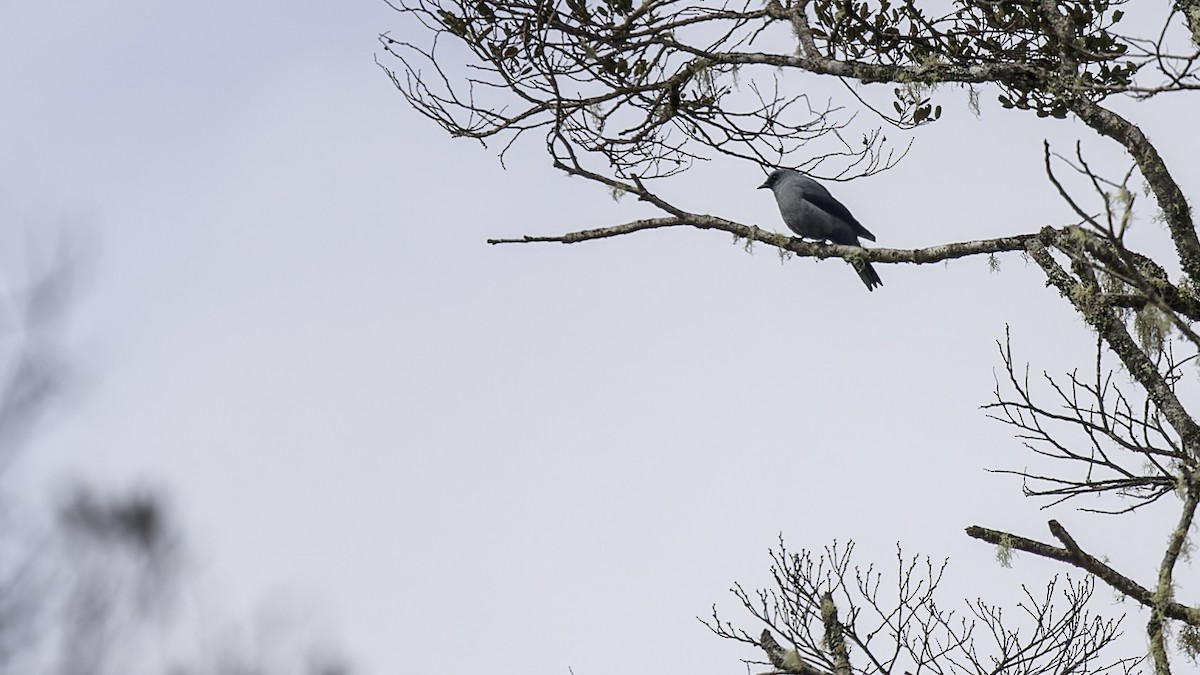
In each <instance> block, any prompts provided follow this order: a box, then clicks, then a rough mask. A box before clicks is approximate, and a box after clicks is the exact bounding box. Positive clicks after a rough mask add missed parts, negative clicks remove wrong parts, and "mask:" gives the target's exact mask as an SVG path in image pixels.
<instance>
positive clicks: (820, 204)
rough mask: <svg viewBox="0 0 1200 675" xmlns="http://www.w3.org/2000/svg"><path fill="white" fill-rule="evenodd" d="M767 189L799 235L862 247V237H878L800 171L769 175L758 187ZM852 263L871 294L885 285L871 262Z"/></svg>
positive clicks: (823, 188)
mask: <svg viewBox="0 0 1200 675" xmlns="http://www.w3.org/2000/svg"><path fill="white" fill-rule="evenodd" d="M763 188H770V189H771V192H774V193H775V202H776V203H777V204H779V213H780V215H782V216H783V222H784V224H785V225H787V226H788V229H789V230H791V231H792V232H795V233H796V234H797V235H798V236H801V237H805V238H807V239H815V240H817V241H829V242H832V243H834V244H843V245H845V246H862V244H860V243H859V241H858V238H859V237H862V238H863V239H869V240H871V241H875V235H873V234H871V232H870V231H869V230H867V228H865V227H863V226H862V223H860V222H858V220H857V219H855V217H854V216H853V215H851V213H850V209H847V208H846V207H845V206H843V205H842V203H841V202H839V201H838V200H836V199H834V198H833V195H831V194H829V190H826V189H825V186H823V185H821V184H820V183H818V182H817V181H815V180H813V179H811V178H809V177H808V176H805V175H804V174H802V173H800V172H799V171H793V170H792V169H776V170H775V171H772V172H771V175H770V176H767V182H765V183H763V184H762V185H759V186H758V189H760V190H761V189H763ZM851 264H852V265H854V268H855V271H856V272H858V276H859V278H861V279H862V280H863V283H864V284H866V285H867V290H868V291H873V290H875V287H876V286H882V285H883V281H882V280H881V279H880V278H879V275H878V274H877V273H876V272H875V268H874V267H871V263H869V262H865V261H864V262H862V263H861V267H860V266H859V265H857V264H854V263H851Z"/></svg>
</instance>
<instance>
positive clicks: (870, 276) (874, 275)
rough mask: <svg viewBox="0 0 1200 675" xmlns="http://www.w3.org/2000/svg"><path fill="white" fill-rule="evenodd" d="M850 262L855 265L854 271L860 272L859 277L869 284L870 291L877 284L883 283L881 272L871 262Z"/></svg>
mask: <svg viewBox="0 0 1200 675" xmlns="http://www.w3.org/2000/svg"><path fill="white" fill-rule="evenodd" d="M850 264H851V265H853V266H854V271H855V272H858V278H859V279H862V281H863V283H864V284H866V285H867V290H868V291H873V290H875V288H876V287H877V286H882V285H883V279H880V278H879V273H878V272H876V271H875V268H874V267H872V266H871V263H869V262H867V261H865V260H856V261H854V262H851V263H850Z"/></svg>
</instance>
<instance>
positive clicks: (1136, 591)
mask: <svg viewBox="0 0 1200 675" xmlns="http://www.w3.org/2000/svg"><path fill="white" fill-rule="evenodd" d="M1049 525H1050V532H1051V533H1052V534H1054V536H1055V537H1056V538H1057V539H1058V540H1059V541H1061V542H1062V543H1063V545H1064V548H1059V547H1057V546H1053V545H1051V544H1044V543H1042V542H1040V541H1035V540H1033V539H1026V538H1025V537H1019V536H1017V535H1015V534H1009V533H1007V532H1001V531H999V530H989V529H987V528H984V527H979V526H977V525H972V526H971V527H968V528H967V536H969V537H971V538H972V539H979V540H981V541H986V542H988V543H989V544H995V545H996V546H1003V547H1007V548H1012V549H1015V550H1018V551H1025V552H1026V553H1032V554H1034V555H1036V556H1040V557H1042V558H1049V559H1051V560H1057V561H1059V562H1065V563H1068V564H1070V565H1074V566H1075V567H1078V568H1079V569H1081V570H1084V571H1085V572H1089V573H1091V574H1094V575H1095V576H1096V577H1098V578H1099V579H1100V580H1101V581H1103V582H1104V583H1106V584H1108V585H1109V586H1111V587H1112V588H1113V589H1114V590H1116V591H1117V592H1118V593H1120V594H1121V595H1124V596H1125V597H1127V598H1131V599H1133V600H1136V601H1137V602H1139V603H1141V604H1142V605H1145V606H1146V607H1149V608H1154V606H1155V600H1154V594H1153V593H1151V592H1150V591H1149V590H1148V589H1147V588H1145V587H1144V586H1142V585H1141V584H1139V583H1137V582H1136V581H1134V580H1133V579H1130V578H1129V577H1127V576H1125V575H1123V574H1121V573H1120V572H1118V571H1116V570H1114V569H1113V568H1111V567H1109V566H1108V565H1106V564H1105V563H1104V562H1102V561H1101V560H1100V559H1098V558H1096V557H1095V556H1092V555H1090V554H1088V553H1086V552H1084V550H1083V549H1082V548H1080V547H1079V544H1078V543H1076V542H1075V540H1074V539H1073V538H1072V537H1071V535H1070V534H1068V533H1067V531H1066V529H1065V528H1063V526H1062V525H1060V524H1059V522H1058V521H1057V520H1051V521H1050V523H1049ZM1163 614H1164V615H1165V616H1167V617H1170V618H1172V619H1177V620H1179V621H1183V622H1184V623H1187V624H1188V625H1191V626H1200V609H1196V608H1192V607H1188V606H1187V605H1183V604H1180V603H1178V602H1169V603H1167V604H1166V606H1165V607H1164V608H1163Z"/></svg>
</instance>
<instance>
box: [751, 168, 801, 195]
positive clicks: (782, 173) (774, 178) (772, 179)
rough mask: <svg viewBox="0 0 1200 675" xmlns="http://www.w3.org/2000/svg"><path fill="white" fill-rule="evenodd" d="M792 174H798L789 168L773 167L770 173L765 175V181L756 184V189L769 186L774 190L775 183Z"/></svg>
mask: <svg viewBox="0 0 1200 675" xmlns="http://www.w3.org/2000/svg"><path fill="white" fill-rule="evenodd" d="M793 175H797V176H798V175H800V174H799V173H797V172H795V171H793V170H791V169H775V170H774V171H772V172H771V175H769V176H767V180H766V182H764V183H763V184H762V185H759V186H758V189H759V190H761V189H763V188H770V189H772V190H774V189H775V186H776V185H779V184H780V183H782V182H784V181H785V180H787V179H788V178H790V177H791V176H793Z"/></svg>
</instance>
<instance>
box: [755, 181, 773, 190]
mask: <svg viewBox="0 0 1200 675" xmlns="http://www.w3.org/2000/svg"><path fill="white" fill-rule="evenodd" d="M769 187H771V186H770V185H767V184H766V183H763V184H762V185H759V186H758V188H757V189H759V190H761V189H763V188H769Z"/></svg>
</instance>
